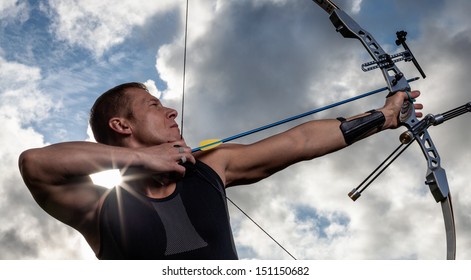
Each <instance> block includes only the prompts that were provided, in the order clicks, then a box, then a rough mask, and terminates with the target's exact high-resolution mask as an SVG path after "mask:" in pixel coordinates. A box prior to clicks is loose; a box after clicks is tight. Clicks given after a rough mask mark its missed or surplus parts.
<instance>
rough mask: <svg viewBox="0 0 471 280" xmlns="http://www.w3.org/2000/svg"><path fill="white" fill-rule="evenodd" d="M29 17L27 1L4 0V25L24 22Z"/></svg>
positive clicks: (0, 9) (0, 8) (1, 14)
mask: <svg viewBox="0 0 471 280" xmlns="http://www.w3.org/2000/svg"><path fill="white" fill-rule="evenodd" d="M28 17H29V7H28V3H27V1H18V0H2V1H1V2H0V19H2V23H0V25H4V24H6V23H9V22H13V21H19V22H24V21H26V20H27V19H28Z"/></svg>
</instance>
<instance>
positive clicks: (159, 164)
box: [19, 141, 191, 249]
mask: <svg viewBox="0 0 471 280" xmlns="http://www.w3.org/2000/svg"><path fill="white" fill-rule="evenodd" d="M180 142H181V143H180ZM180 142H175V143H168V144H164V145H159V146H154V147H147V148H135V149H132V148H122V147H114V146H108V145H103V144H98V143H91V142H67V143H60V144H54V145H50V146H47V147H44V148H38V149H31V150H27V151H25V152H23V153H22V154H21V155H20V158H19V168H20V172H21V175H22V176H23V179H24V182H25V184H26V185H27V187H28V188H29V190H30V191H31V194H32V195H33V197H34V199H35V200H36V201H37V202H38V204H39V205H40V206H41V207H42V208H43V209H44V210H45V211H46V212H48V213H49V214H50V215H52V216H53V217H55V218H57V219H58V220H60V221H62V222H64V223H66V224H68V225H70V226H72V227H74V228H76V229H77V230H79V231H80V232H81V233H82V234H83V235H84V236H85V238H86V239H87V241H89V243H90V244H91V245H92V247H93V243H97V242H98V241H97V240H91V239H94V238H97V237H98V224H97V214H98V210H99V205H100V202H101V201H100V200H101V199H102V197H103V195H104V194H105V193H106V189H105V188H103V187H99V186H96V185H94V184H93V183H92V181H91V179H90V177H89V176H88V175H89V174H92V173H96V172H99V171H103V170H106V169H111V168H120V169H121V168H126V167H128V166H139V167H141V168H143V169H146V170H149V172H162V173H164V172H177V173H180V174H182V173H183V172H184V168H183V167H182V166H181V165H179V164H178V159H179V158H180V157H181V154H179V153H178V150H177V149H176V148H173V145H176V144H178V145H181V146H186V145H185V144H184V142H183V141H180ZM188 151H189V148H188ZM188 157H191V155H190V156H188ZM94 249H97V248H94Z"/></svg>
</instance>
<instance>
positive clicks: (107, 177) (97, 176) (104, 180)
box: [90, 169, 123, 189]
mask: <svg viewBox="0 0 471 280" xmlns="http://www.w3.org/2000/svg"><path fill="white" fill-rule="evenodd" d="M90 178H91V179H92V181H93V183H94V184H95V185H99V186H103V187H105V188H108V189H111V188H113V187H114V186H117V185H119V184H120V183H121V182H122V181H123V178H122V176H121V172H120V171H119V169H110V170H105V171H101V172H97V173H93V174H90Z"/></svg>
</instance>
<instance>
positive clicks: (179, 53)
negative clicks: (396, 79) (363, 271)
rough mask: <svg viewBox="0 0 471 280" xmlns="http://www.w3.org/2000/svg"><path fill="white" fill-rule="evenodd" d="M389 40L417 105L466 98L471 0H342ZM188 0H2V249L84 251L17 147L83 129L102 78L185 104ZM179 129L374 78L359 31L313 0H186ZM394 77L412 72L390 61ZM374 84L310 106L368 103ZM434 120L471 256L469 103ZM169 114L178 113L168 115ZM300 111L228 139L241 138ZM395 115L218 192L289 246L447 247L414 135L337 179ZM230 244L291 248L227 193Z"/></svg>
mask: <svg viewBox="0 0 471 280" xmlns="http://www.w3.org/2000/svg"><path fill="white" fill-rule="evenodd" d="M337 4H339V6H340V7H341V8H342V9H343V10H345V11H346V12H347V13H349V14H350V15H351V16H352V17H353V18H354V19H355V20H357V22H358V23H359V24H360V25H362V26H363V27H364V28H365V29H367V30H368V31H370V32H371V33H372V34H373V35H374V36H375V38H376V39H377V40H378V41H379V42H380V43H381V45H382V46H383V48H385V49H386V50H387V51H390V52H391V53H394V52H398V51H402V50H400V49H399V48H397V47H396V46H395V45H394V40H395V32H396V31H399V30H406V31H407V32H408V33H409V36H408V44H409V47H410V48H411V49H412V51H413V52H414V54H415V56H416V57H417V59H418V60H419V62H420V64H421V66H422V67H423V69H424V71H425V72H426V74H427V76H428V77H427V79H425V80H420V81H418V82H415V83H414V84H412V86H413V87H414V88H416V89H420V90H421V91H422V97H421V98H420V102H422V103H423V104H424V105H425V110H424V113H440V112H444V111H447V110H449V109H452V108H455V107H457V106H460V105H463V104H464V103H467V102H470V101H471V100H470V99H471V98H470V96H471V95H470V93H469V89H468V87H469V86H468V85H469V73H470V72H471V71H470V70H471V69H469V68H470V65H471V63H469V61H468V60H470V57H471V55H470V51H469V50H470V49H471V20H469V19H468V16H467V15H468V14H469V12H470V11H471V2H469V1H464V0H461V1H438V0H434V1H405V0H400V1H399V0H397V1H385V0H384V1H383V0H381V1H365V0H364V1H361V0H356V1H338V3H337ZM185 5H186V3H185V1H171V0H168V1H142V2H139V3H137V2H136V1H134V0H129V1H127V0H126V1H119V2H118V3H116V1H91V0H90V1H72V0H63V1H60V0H50V1H16V0H2V1H1V3H0V30H1V33H0V36H1V37H0V121H1V122H2V123H3V124H4V127H5V128H6V131H3V133H2V134H1V135H0V143H1V144H2V149H1V150H0V166H1V167H2V170H3V172H2V175H0V194H1V196H0V213H1V215H0V248H1V250H0V259H93V258H94V256H93V254H92V253H91V251H90V249H88V247H87V245H86V244H85V242H84V241H83V239H82V237H81V236H80V235H79V234H78V233H76V232H75V231H74V230H72V229H71V228H69V227H67V226H65V225H63V224H61V223H60V222H57V221H55V220H54V219H52V218H51V217H49V216H48V215H47V214H45V213H44V212H42V210H40V209H39V207H38V206H37V205H36V204H35V202H34V200H33V199H32V197H31V195H30V194H29V193H28V191H27V189H26V187H25V186H24V183H23V182H22V180H21V178H20V176H19V172H18V169H17V158H18V156H19V154H20V153H21V151H23V150H25V149H28V148H33V147H41V146H44V145H49V144H53V143H57V142H63V141H82V140H89V139H90V135H89V133H87V128H88V125H87V121H88V111H89V108H90V106H91V105H92V104H93V101H94V100H95V98H96V97H97V96H98V95H99V94H100V93H102V92H104V91H106V90H107V89H109V88H111V87H113V86H115V85H117V84H120V83H123V82H129V81H140V82H146V83H147V84H148V85H149V86H151V88H153V89H154V93H155V94H156V95H157V96H158V97H160V98H161V99H162V101H163V102H164V103H165V104H167V105H169V106H173V107H175V108H177V110H178V111H180V108H181V103H180V102H181V92H182V76H183V42H184V40H183V38H184V37H183V31H184V23H185V22H184V13H185ZM188 24H189V28H188V49H187V71H186V96H185V105H184V106H185V116H184V120H185V122H184V137H185V139H186V141H187V143H188V144H189V145H191V146H193V147H194V146H197V144H198V142H199V141H201V140H203V139H207V138H225V137H228V136H231V135H233V134H237V133H240V132H243V131H246V130H249V129H252V128H255V127H258V126H261V125H264V124H267V123H271V122H274V121H278V120H280V119H282V118H285V117H289V116H292V115H296V114H299V113H302V112H305V111H309V110H312V109H314V108H317V107H320V106H323V105H327V104H330V103H332V102H336V101H339V100H341V99H345V98H347V97H352V96H354V95H357V94H360V93H363V92H366V91H370V90H373V89H376V88H379V87H383V86H384V85H385V83H384V80H383V78H382V75H381V74H380V73H379V72H368V73H363V72H362V71H361V69H360V65H361V63H363V62H366V61H369V60H370V58H369V57H368V56H367V53H366V51H365V50H364V49H363V47H362V46H361V44H360V43H359V42H357V41H356V40H347V39H344V38H342V37H341V36H340V35H339V34H337V33H336V32H335V31H334V28H333V26H332V24H331V23H330V21H329V19H328V15H327V14H326V13H325V12H324V11H323V10H321V9H320V8H319V7H318V6H317V5H316V4H315V3H313V2H312V1H309V0H302V1H301V0H299V1H288V0H242V1H216V0H193V1H190V6H189V23H188ZM398 66H399V68H400V69H401V70H403V72H404V73H405V75H406V77H414V76H418V75H419V74H418V73H417V71H416V70H415V69H414V67H413V66H412V64H410V65H409V64H406V63H400V64H398ZM383 102H384V95H381V94H380V95H378V96H375V97H371V98H367V99H365V100H361V101H357V102H355V103H352V104H350V105H345V106H342V107H340V108H336V109H333V110H330V111H328V112H324V113H322V114H319V115H316V116H314V117H308V118H306V119H303V120H301V121H305V120H310V119H312V118H336V117H338V116H350V115H354V114H357V113H361V112H364V111H367V110H370V109H372V108H379V107H381V106H382V104H383ZM470 117H471V116H470V115H464V116H462V117H460V118H459V119H455V120H453V121H450V122H449V123H447V124H444V125H442V126H439V127H432V128H431V129H430V133H431V135H432V138H433V139H434V141H435V144H436V146H437V149H438V151H439V152H440V155H441V156H442V164H443V165H444V167H445V169H446V170H447V172H448V179H449V181H450V188H451V192H452V194H453V198H454V203H455V216H456V227H457V238H458V244H457V258H459V259H471V253H470V252H469V250H466V248H469V246H470V244H471V238H470V237H469V236H470V235H469V232H470V231H471V224H470V223H469V220H470V215H469V213H471V211H470V210H471V209H470V207H471V206H470V205H471V203H470V202H471V195H470V194H471V192H470V190H469V184H467V182H469V179H467V177H466V175H467V173H469V171H470V170H471V164H470V163H469V157H470V156H471V150H470V147H469V143H470V141H471V134H470V132H469V131H470V127H469V118H470ZM180 118H181V116H179V120H180ZM299 122H300V121H297V122H295V123H290V124H287V125H283V126H282V127H279V128H274V129H271V130H269V131H265V132H263V133H260V134H258V135H254V136H250V137H247V138H244V139H240V140H238V142H240V143H250V142H252V141H257V140H259V139H261V138H263V137H267V136H269V135H273V134H274V133H277V132H279V131H282V130H285V129H288V128H290V127H292V126H294V125H296V124H297V123H299ZM403 131H404V128H400V129H397V130H394V131H385V132H383V133H381V134H378V135H375V136H374V137H371V138H369V139H367V140H364V141H362V142H360V143H356V144H355V145H353V146H351V147H349V148H347V149H344V150H342V151H339V152H336V153H334V154H331V155H327V156H325V157H323V158H319V159H316V160H313V161H310V162H303V163H300V164H297V165H295V166H293V167H291V168H288V169H286V170H284V171H282V172H280V173H278V174H276V175H274V176H273V177H271V178H269V179H267V180H264V181H262V182H260V183H257V184H254V185H251V186H242V187H237V188H231V189H229V190H228V195H229V196H230V197H231V198H232V200H234V201H236V203H238V204H239V206H240V207H242V208H243V209H244V210H245V211H246V212H248V213H249V215H251V216H252V217H253V218H254V219H255V220H257V222H259V223H260V224H261V225H262V226H263V227H264V228H265V229H266V230H267V231H269V232H270V234H272V235H273V236H274V237H275V238H276V239H277V240H278V241H279V242H280V243H282V244H283V245H284V246H285V247H286V248H287V249H288V250H289V251H290V252H291V253H293V254H294V255H295V256H297V257H298V258H299V259H443V258H444V257H445V240H444V227H443V220H442V216H441V210H440V207H439V205H438V204H436V203H435V202H434V200H433V198H432V196H431V194H430V192H429V191H428V188H427V187H426V186H425V185H424V184H423V181H424V174H425V170H426V163H425V161H424V158H423V155H422V154H421V151H420V150H419V148H418V146H417V145H414V146H413V147H412V148H410V149H409V150H408V151H407V152H406V153H405V154H404V155H403V156H401V158H400V159H398V160H397V162H396V163H395V164H393V165H392V166H391V167H390V168H389V169H388V171H387V172H386V173H385V174H384V175H382V177H380V178H379V179H378V180H377V182H375V183H374V184H373V185H372V186H371V187H370V188H369V189H368V190H367V191H366V193H365V194H364V195H363V196H362V198H361V199H359V200H358V201H357V202H354V203H353V202H352V201H351V200H350V199H349V198H348V197H347V193H348V192H349V191H350V190H351V189H352V188H353V187H355V186H356V185H357V184H358V183H360V182H361V181H362V180H363V179H364V178H365V176H367V175H368V174H369V172H370V171H372V170H373V169H374V168H375V167H376V165H377V164H378V163H379V162H381V161H382V160H383V159H384V158H385V157H386V156H387V155H388V154H389V153H390V152H391V151H392V150H393V149H394V148H395V147H396V146H397V145H398V144H399V142H398V140H397V139H398V136H399V134H400V133H401V132H403ZM231 216H232V225H233V229H234V236H235V239H236V244H237V247H238V248H239V254H240V257H241V258H246V259H252V258H256V259H289V256H288V255H286V253H284V252H283V251H282V250H281V249H280V248H278V247H277V246H276V245H275V244H274V243H273V242H272V241H271V240H270V239H269V238H268V237H266V236H265V235H264V234H263V233H262V232H260V231H259V230H258V229H257V228H256V227H255V226H254V225H253V224H251V222H250V221H248V220H247V219H245V218H244V217H243V216H242V215H241V214H240V213H238V211H237V210H236V209H233V208H231Z"/></svg>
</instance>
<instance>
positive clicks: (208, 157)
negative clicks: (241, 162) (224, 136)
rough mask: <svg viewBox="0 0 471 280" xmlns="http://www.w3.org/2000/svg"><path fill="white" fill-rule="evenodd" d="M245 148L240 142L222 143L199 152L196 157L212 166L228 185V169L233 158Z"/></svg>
mask: <svg viewBox="0 0 471 280" xmlns="http://www.w3.org/2000/svg"><path fill="white" fill-rule="evenodd" d="M243 148H244V145H240V144H222V145H220V146H218V147H216V148H213V149H211V150H208V151H202V152H198V153H196V154H195V157H196V159H198V160H200V161H202V162H204V163H205V164H207V165H208V166H209V167H211V168H212V169H213V170H214V171H215V172H216V173H217V174H218V175H219V177H221V180H222V181H223V183H224V185H227V183H228V181H227V180H228V178H227V171H228V169H230V165H229V164H230V161H231V158H233V157H235V156H236V155H237V153H239V152H241V151H242V150H243Z"/></svg>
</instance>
